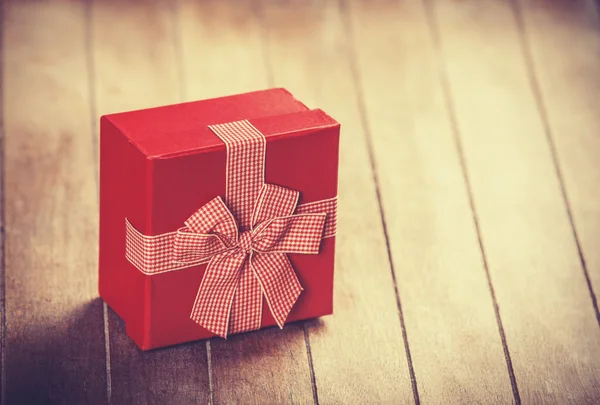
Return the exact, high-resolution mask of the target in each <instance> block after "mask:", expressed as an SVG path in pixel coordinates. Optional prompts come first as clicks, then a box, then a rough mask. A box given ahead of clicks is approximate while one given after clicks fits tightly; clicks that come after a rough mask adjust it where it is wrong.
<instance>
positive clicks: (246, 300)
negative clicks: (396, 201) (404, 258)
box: [172, 184, 327, 337]
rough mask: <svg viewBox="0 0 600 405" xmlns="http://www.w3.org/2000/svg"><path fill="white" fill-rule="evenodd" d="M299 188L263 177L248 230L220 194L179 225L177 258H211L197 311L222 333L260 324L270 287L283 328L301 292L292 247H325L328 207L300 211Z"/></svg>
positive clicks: (314, 250) (197, 317) (304, 250)
mask: <svg viewBox="0 0 600 405" xmlns="http://www.w3.org/2000/svg"><path fill="white" fill-rule="evenodd" d="M298 197H299V192H297V191H294V190H290V189H286V188H284V187H280V186H276V185H274V184H264V185H263V186H262V188H261V190H260V192H259V195H258V198H257V199H256V202H255V205H254V209H253V211H252V218H251V225H250V227H249V229H244V228H241V229H240V228H238V225H237V223H236V220H235V219H234V216H233V214H232V213H231V211H230V210H229V209H228V208H227V206H226V205H225V203H224V202H223V200H222V199H221V198H220V197H217V198H215V199H213V200H211V201H210V202H208V203H207V204H206V205H204V206H203V207H202V208H200V209H199V210H198V211H197V212H196V213H194V214H193V215H192V216H191V217H190V218H188V220H187V221H185V225H186V226H185V227H184V228H181V229H179V230H178V231H177V234H176V236H175V241H174V245H173V256H172V260H173V262H174V263H177V264H180V265H183V266H186V265H191V264H193V263H198V262H199V261H206V260H210V261H209V264H208V267H207V268H206V273H205V274H204V277H203V279H202V283H201V285H200V289H199V290H198V294H197V296H196V300H195V302H194V306H193V308H192V313H191V315H190V317H191V318H192V319H193V320H194V321H195V322H197V323H198V324H200V325H201V326H202V327H204V328H206V329H208V330H210V331H211V332H213V333H215V334H216V335H219V336H222V337H227V334H228V332H229V333H236V332H240V331H248V330H256V329H259V328H260V324H261V317H262V313H261V311H262V295H263V294H264V296H265V298H266V300H267V303H268V305H269V308H270V310H271V313H272V314H273V318H274V319H275V321H276V322H277V324H278V325H279V327H280V328H283V324H284V323H285V320H286V319H287V316H288V314H289V312H290V310H291V309H292V307H293V305H294V303H295V302H296V300H297V298H298V296H299V295H300V293H301V291H302V286H301V285H300V282H299V281H298V278H297V277H296V274H295V272H294V269H293V268H292V265H291V264H290V262H289V260H288V258H287V253H301V254H318V253H319V245H320V243H321V237H322V235H323V228H324V225H325V219H326V216H327V214H325V213H312V214H296V215H293V213H294V210H295V209H296V205H297V203H298Z"/></svg>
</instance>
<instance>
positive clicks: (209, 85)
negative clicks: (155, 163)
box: [177, 1, 313, 404]
mask: <svg viewBox="0 0 600 405" xmlns="http://www.w3.org/2000/svg"><path fill="white" fill-rule="evenodd" d="M177 14H178V16H179V17H180V19H181V20H180V26H179V31H180V35H181V49H182V60H183V62H184V63H183V77H185V86H184V87H185V90H186V98H187V99H188V100H198V99H204V98H209V97H217V96H222V95H227V94H235V93H241V92H246V91H252V90H258V89H263V88H266V87H268V86H269V84H270V83H269V79H268V76H269V75H268V67H267V66H266V65H265V55H264V53H263V52H264V49H263V43H262V41H261V29H260V24H259V20H258V18H257V13H256V9H255V8H254V4H253V2H251V1H236V2H235V3H224V2H219V1H205V2H192V1H180V3H179V7H178V12H177ZM210 346H211V359H212V364H211V365H212V379H213V394H214V402H215V403H216V404H234V403H240V404H254V403H256V404H280V403H290V404H296V403H302V404H307V403H312V402H313V393H312V386H311V377H310V369H309V363H308V358H307V351H306V344H305V341H304V331H303V328H302V324H301V323H300V324H291V325H286V328H285V329H284V330H283V331H280V330H279V329H277V328H269V329H266V330H262V331H258V332H253V333H246V334H241V335H236V336H231V337H229V338H228V339H227V340H226V341H225V340H223V339H220V338H216V339H212V340H211V341H210Z"/></svg>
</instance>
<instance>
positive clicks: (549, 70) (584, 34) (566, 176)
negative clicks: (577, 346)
mask: <svg viewBox="0 0 600 405" xmlns="http://www.w3.org/2000/svg"><path fill="white" fill-rule="evenodd" d="M520 8H521V9H522V12H521V15H522V18H523V20H524V23H525V24H524V25H525V40H526V44H527V46H528V49H529V50H530V56H531V58H532V70H533V71H532V73H533V77H534V78H535V81H536V84H537V85H538V86H539V90H540V93H539V96H540V97H541V99H540V101H541V108H542V110H543V111H544V112H545V119H546V124H547V125H548V130H549V135H550V136H551V140H552V141H553V143H554V147H555V150H556V156H557V158H558V163H559V165H560V172H561V174H562V178H563V181H564V186H565V191H566V195H567V200H568V202H569V205H570V208H571V212H572V215H573V220H574V223H575V229H576V231H577V235H578V238H579V242H580V246H581V249H582V253H583V256H584V259H585V263H586V264H587V271H588V273H589V277H590V279H591V283H592V286H593V288H594V291H595V295H596V298H597V297H598V295H599V294H600V250H599V249H598V237H599V236H600V203H599V202H600V188H599V187H598V185H599V184H600V163H599V162H600V137H599V136H598V134H600V113H599V110H598V108H599V107H598V106H600V34H599V32H600V17H599V13H598V8H599V5H598V4H594V1H590V0H577V1H571V2H552V3H540V2H532V1H521V2H520ZM599 321H600V320H599Z"/></svg>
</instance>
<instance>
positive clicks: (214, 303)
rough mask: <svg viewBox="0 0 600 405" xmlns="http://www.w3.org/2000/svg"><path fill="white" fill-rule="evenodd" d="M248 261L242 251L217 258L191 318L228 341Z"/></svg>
mask: <svg viewBox="0 0 600 405" xmlns="http://www.w3.org/2000/svg"><path fill="white" fill-rule="evenodd" d="M246 257H247V255H246V253H245V252H243V251H241V250H238V249H235V250H232V251H228V252H225V253H221V254H218V255H216V256H213V258H212V259H211V261H210V262H209V264H208V267H207V268H206V272H205V274H204V277H203V278H202V283H201V284H200V288H199V290H198V294H197V295H196V301H195V302H194V306H193V308H192V313H191V314H190V318H191V319H192V320H193V321H194V322H196V323H197V324H199V325H200V326H202V327H203V328H205V329H208V330H209V331H211V332H212V333H214V334H215V335H218V336H221V337H224V338H226V337H227V330H228V325H229V317H230V313H231V306H232V303H233V297H234V294H235V292H236V289H238V287H239V281H240V275H241V271H242V269H243V266H244V263H245V262H246V261H247V260H246Z"/></svg>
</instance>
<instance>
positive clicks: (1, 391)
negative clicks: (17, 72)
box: [0, 1, 6, 405]
mask: <svg viewBox="0 0 600 405" xmlns="http://www.w3.org/2000/svg"><path fill="white" fill-rule="evenodd" d="M4 26H5V25H4V1H0V317H1V318H2V319H1V320H0V328H1V329H2V330H0V380H1V381H0V404H2V405H4V404H5V403H6V222H5V219H6V216H5V211H4V203H5V196H6V186H5V183H4V174H5V165H6V163H5V162H6V159H5V158H6V153H5V150H4V145H5V144H4V142H5V140H4V99H3V95H4V92H3V91H1V90H2V89H4V83H3V79H4V49H3V48H4V47H3V45H4V28H3V27H4Z"/></svg>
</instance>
